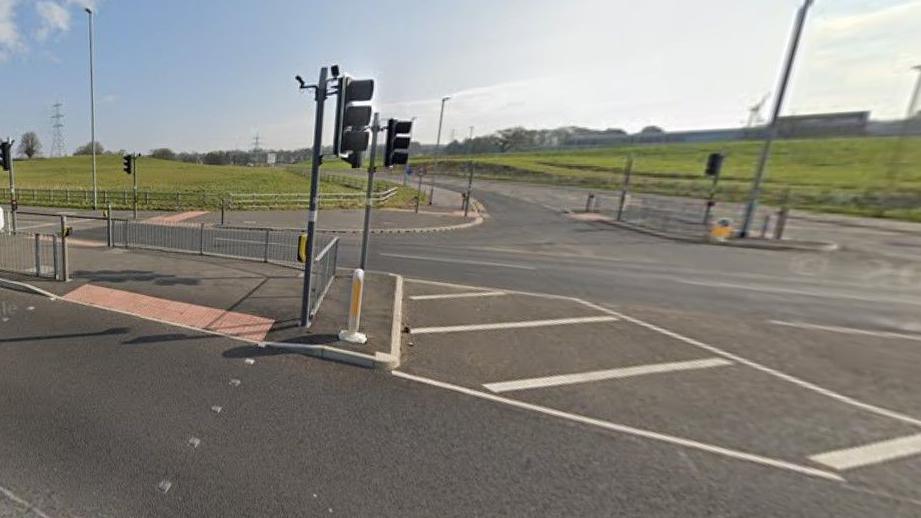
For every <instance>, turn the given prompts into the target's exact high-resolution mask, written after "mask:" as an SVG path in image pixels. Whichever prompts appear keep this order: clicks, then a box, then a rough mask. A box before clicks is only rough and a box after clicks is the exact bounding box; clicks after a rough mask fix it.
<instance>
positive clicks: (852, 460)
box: [809, 434, 921, 471]
mask: <svg viewBox="0 0 921 518" xmlns="http://www.w3.org/2000/svg"><path fill="white" fill-rule="evenodd" d="M919 453H921V434H917V435H910V436H907V437H900V438H898V439H890V440H888V441H880V442H875V443H871V444H865V445H863V446H857V447H855V448H847V449H844V450H835V451H830V452H826V453H820V454H818V455H812V456H810V457H809V460H811V461H813V462H818V463H819V464H824V465H826V466H828V467H830V468H834V469H837V470H839V471H840V470H846V469H851V468H859V467H861V466H869V465H871V464H879V463H880V462H886V461H889V460H895V459H901V458H904V457H909V456H911V455H917V454H919Z"/></svg>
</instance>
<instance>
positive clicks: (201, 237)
mask: <svg viewBox="0 0 921 518" xmlns="http://www.w3.org/2000/svg"><path fill="white" fill-rule="evenodd" d="M198 255H205V224H204V223H199V224H198Z"/></svg>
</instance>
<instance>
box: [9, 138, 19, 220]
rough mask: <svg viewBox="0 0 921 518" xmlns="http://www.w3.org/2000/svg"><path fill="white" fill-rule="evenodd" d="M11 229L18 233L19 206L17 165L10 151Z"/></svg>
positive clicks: (11, 142) (11, 144)
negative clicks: (17, 198) (14, 164)
mask: <svg viewBox="0 0 921 518" xmlns="http://www.w3.org/2000/svg"><path fill="white" fill-rule="evenodd" d="M9 143H10V147H11V148H12V146H13V141H12V140H10V141H9ZM9 166H10V229H12V230H13V233H14V234H15V233H16V210H17V209H18V208H19V207H18V205H19V204H18V203H16V172H15V169H16V168H15V167H14V166H13V154H12V152H10V163H9Z"/></svg>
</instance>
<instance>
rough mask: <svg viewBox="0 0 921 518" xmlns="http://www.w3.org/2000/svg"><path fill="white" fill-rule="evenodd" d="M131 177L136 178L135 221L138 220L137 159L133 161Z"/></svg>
mask: <svg viewBox="0 0 921 518" xmlns="http://www.w3.org/2000/svg"><path fill="white" fill-rule="evenodd" d="M131 165H132V169H133V170H132V171H131V176H133V177H134V219H138V163H137V157H134V158H133V159H132V163H131Z"/></svg>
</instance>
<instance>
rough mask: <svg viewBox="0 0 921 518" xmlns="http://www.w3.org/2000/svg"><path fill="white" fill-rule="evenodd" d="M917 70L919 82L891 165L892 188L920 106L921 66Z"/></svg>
mask: <svg viewBox="0 0 921 518" xmlns="http://www.w3.org/2000/svg"><path fill="white" fill-rule="evenodd" d="M912 70H917V71H918V72H919V73H918V80H917V82H916V83H915V89H914V91H913V92H912V94H911V98H910V99H909V101H908V109H907V110H906V113H905V120H904V121H902V129H901V131H900V132H899V139H898V141H896V144H895V151H894V152H893V153H892V163H891V164H890V165H889V184H890V187H892V186H893V185H894V184H895V181H896V180H897V179H898V176H899V171H900V170H901V169H902V153H903V151H904V149H905V137H906V136H907V135H908V128H909V126H910V125H911V119H912V117H914V115H915V106H917V104H918V97H919V96H921V65H918V66H916V67H912Z"/></svg>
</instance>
